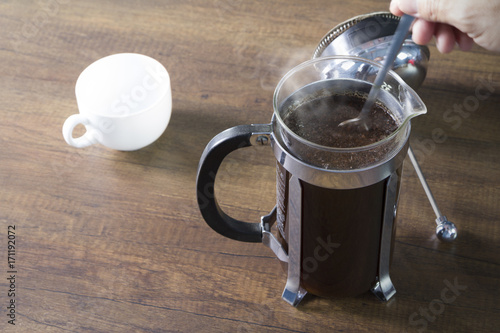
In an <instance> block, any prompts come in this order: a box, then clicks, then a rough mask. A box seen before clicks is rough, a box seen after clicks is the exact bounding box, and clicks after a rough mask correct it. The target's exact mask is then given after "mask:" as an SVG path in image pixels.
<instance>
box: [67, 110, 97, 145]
mask: <svg viewBox="0 0 500 333" xmlns="http://www.w3.org/2000/svg"><path fill="white" fill-rule="evenodd" d="M79 124H82V125H84V126H85V128H86V129H87V131H86V132H85V134H84V135H82V136H81V137H79V138H73V130H74V129H75V127H76V126H77V125H79ZM89 125H90V120H89V119H88V118H87V117H86V116H84V115H82V114H74V115H71V116H69V117H68V119H66V121H65V122H64V125H63V128H62V134H63V137H64V140H66V142H67V143H68V144H69V145H71V146H73V147H76V148H84V147H88V146H90V145H93V144H95V143H97V142H99V141H98V140H97V137H98V136H97V131H96V130H95V129H93V128H91V127H90V126H89Z"/></svg>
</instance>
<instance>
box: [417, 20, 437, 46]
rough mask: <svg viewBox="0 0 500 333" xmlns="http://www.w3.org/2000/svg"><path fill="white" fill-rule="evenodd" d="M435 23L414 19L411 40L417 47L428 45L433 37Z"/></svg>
mask: <svg viewBox="0 0 500 333" xmlns="http://www.w3.org/2000/svg"><path fill="white" fill-rule="evenodd" d="M435 27H436V23H433V22H429V21H426V20H422V19H416V20H415V22H414V23H413V28H412V39H413V41H414V42H415V43H417V44H419V45H425V44H427V43H429V42H430V41H431V39H432V37H433V36H434V30H435Z"/></svg>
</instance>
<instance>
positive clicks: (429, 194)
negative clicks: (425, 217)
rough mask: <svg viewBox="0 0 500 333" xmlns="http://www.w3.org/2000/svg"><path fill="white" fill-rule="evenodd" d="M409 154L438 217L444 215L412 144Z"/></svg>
mask: <svg viewBox="0 0 500 333" xmlns="http://www.w3.org/2000/svg"><path fill="white" fill-rule="evenodd" d="M408 156H409V157H410V160H411V163H412V164H413V168H415V171H416V172H417V176H418V179H420V183H421V184H422V187H423V188H424V191H425V194H427V198H428V199H429V202H430V203H431V206H432V209H433V210H434V214H436V218H437V219H439V218H440V217H441V216H443V215H442V214H441V211H440V210H439V207H438V206H437V204H436V200H435V199H434V196H433V195H432V192H431V189H430V188H429V185H428V184H427V180H425V177H424V174H423V173H422V170H421V169H420V165H419V164H418V162H417V159H416V158H415V155H414V154H413V149H412V148H411V146H410V148H409V149H408ZM436 223H437V222H436Z"/></svg>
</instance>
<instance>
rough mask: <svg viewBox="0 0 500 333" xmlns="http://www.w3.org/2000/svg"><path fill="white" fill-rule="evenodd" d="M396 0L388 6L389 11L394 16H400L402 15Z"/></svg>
mask: <svg viewBox="0 0 500 333" xmlns="http://www.w3.org/2000/svg"><path fill="white" fill-rule="evenodd" d="M398 2H399V1H398V0H392V1H391V4H390V6H389V10H390V11H391V13H393V14H394V15H396V16H402V15H403V14H404V13H403V12H402V11H401V9H399V4H398Z"/></svg>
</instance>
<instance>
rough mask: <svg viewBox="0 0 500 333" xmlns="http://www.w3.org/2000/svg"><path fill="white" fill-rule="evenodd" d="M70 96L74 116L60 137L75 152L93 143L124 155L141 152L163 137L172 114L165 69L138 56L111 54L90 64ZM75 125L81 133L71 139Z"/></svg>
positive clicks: (168, 82) (68, 121) (132, 54)
mask: <svg viewBox="0 0 500 333" xmlns="http://www.w3.org/2000/svg"><path fill="white" fill-rule="evenodd" d="M75 94H76V101H77V104H78V110H79V112H80V113H79V114H74V115H72V116H70V117H69V118H68V119H66V121H65V122H64V125H63V129H62V132H63V136H64V139H65V140H66V142H67V143H68V144H69V145H71V146H74V147H77V148H83V147H87V146H90V145H92V144H95V143H100V144H102V145H104V146H106V147H108V148H112V149H116V150H125V151H127V150H137V149H140V148H143V147H145V146H147V145H149V144H151V143H153V142H154V141H155V140H156V139H158V138H159V137H160V136H161V135H162V134H163V132H164V131H165V129H166V128H167V125H168V122H169V120H170V115H171V113H172V92H171V89H170V77H169V75H168V72H167V70H166V69H165V67H163V65H162V64H160V63H159V62H158V61H156V60H155V59H153V58H150V57H148V56H145V55H141V54H135V53H120V54H114V55H110V56H107V57H104V58H102V59H99V60H97V61H96V62H94V63H92V64H91V65H90V66H88V67H87V68H86V69H85V70H84V71H83V72H82V73H81V74H80V76H79V77H78V80H77V82H76V87H75ZM79 124H82V125H84V126H85V128H86V132H85V134H83V135H82V136H81V137H78V138H74V137H73V130H74V129H75V127H76V126H77V125H79Z"/></svg>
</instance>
